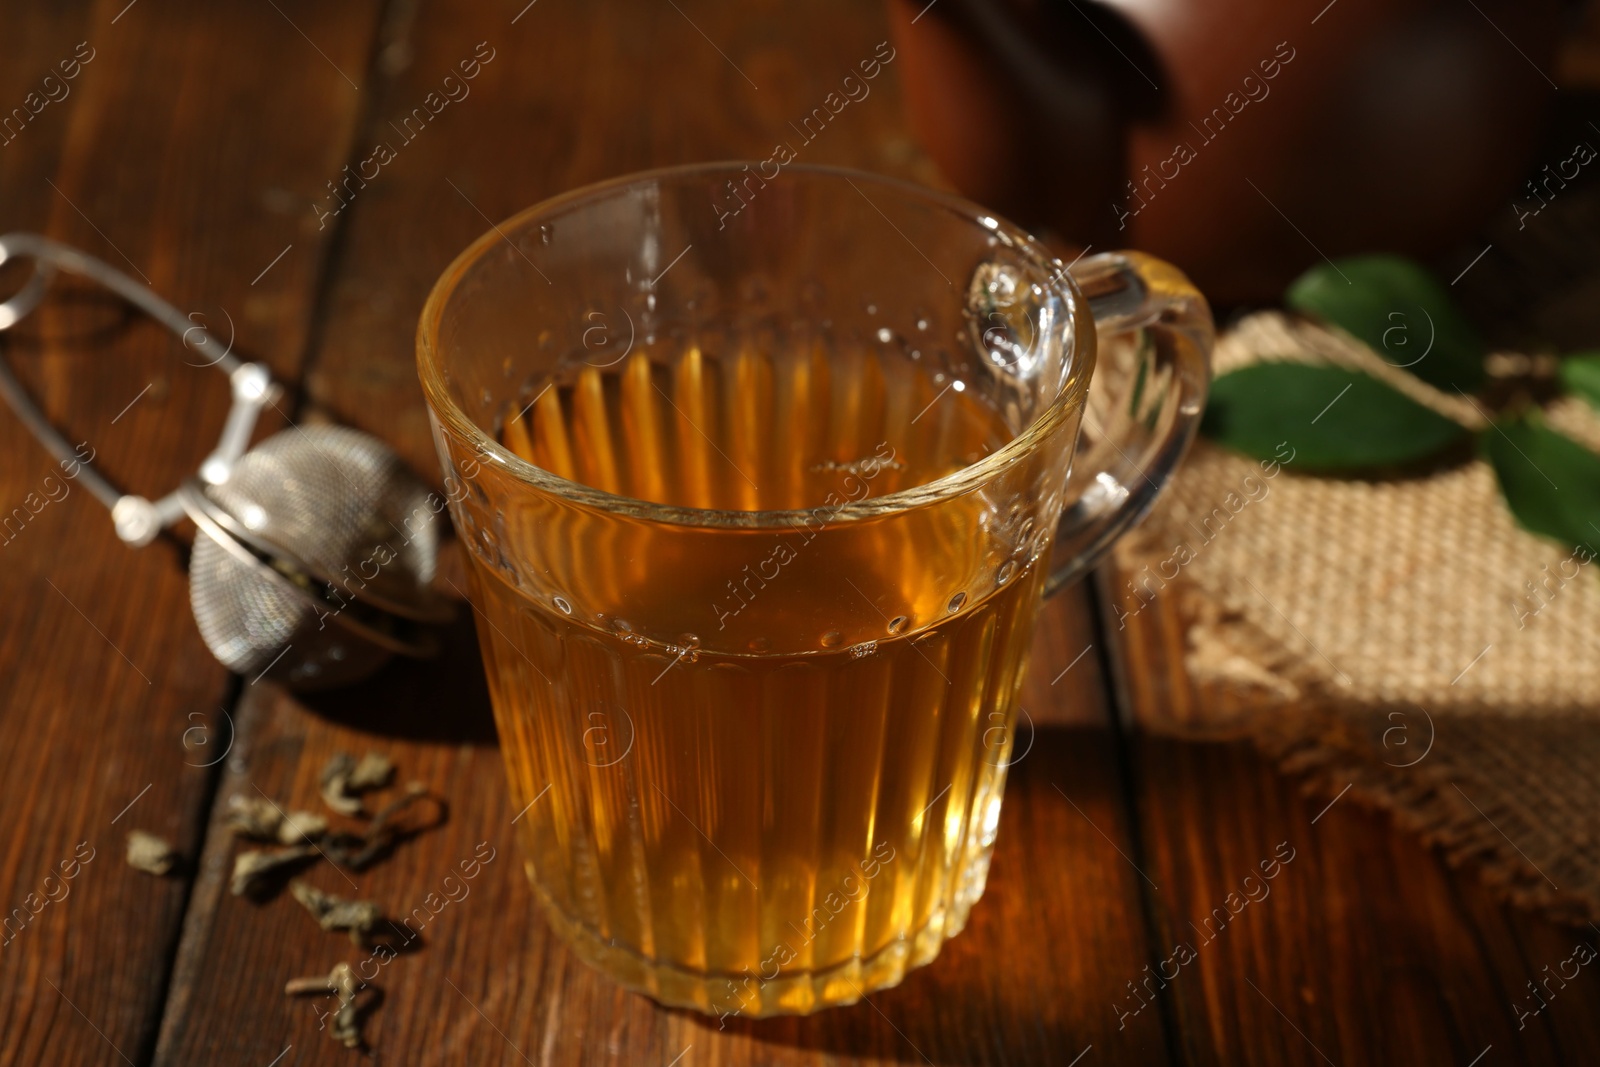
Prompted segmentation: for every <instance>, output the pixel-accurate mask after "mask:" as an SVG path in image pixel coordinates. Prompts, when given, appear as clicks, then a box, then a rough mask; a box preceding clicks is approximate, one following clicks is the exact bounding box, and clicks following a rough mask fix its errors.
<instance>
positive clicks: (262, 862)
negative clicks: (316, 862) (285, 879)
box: [228, 845, 317, 900]
mask: <svg viewBox="0 0 1600 1067" xmlns="http://www.w3.org/2000/svg"><path fill="white" fill-rule="evenodd" d="M316 855H317V850H316V847H315V846H313V845H291V846H289V847H288V848H279V849H269V850H261V851H255V852H241V853H239V854H238V855H237V856H235V857H233V877H232V879H231V880H230V881H229V883H228V889H229V891H230V892H231V893H233V895H234V896H236V897H243V896H248V897H252V898H254V899H257V900H259V899H261V898H262V897H264V896H266V895H267V893H268V891H269V890H270V889H271V888H272V884H273V883H272V879H273V877H274V876H275V875H279V874H281V873H283V872H284V871H286V870H288V869H289V868H291V867H294V866H296V865H298V864H301V863H304V862H306V861H307V860H310V859H313V858H315V857H316Z"/></svg>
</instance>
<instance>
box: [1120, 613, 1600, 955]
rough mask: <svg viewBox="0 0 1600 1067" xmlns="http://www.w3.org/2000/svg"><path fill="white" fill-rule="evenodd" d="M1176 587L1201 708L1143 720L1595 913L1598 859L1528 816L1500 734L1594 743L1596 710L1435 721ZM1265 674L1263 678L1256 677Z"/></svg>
mask: <svg viewBox="0 0 1600 1067" xmlns="http://www.w3.org/2000/svg"><path fill="white" fill-rule="evenodd" d="M1173 592H1174V593H1176V594H1177V596H1176V605H1177V610H1178V612H1179V613H1180V615H1181V617H1182V618H1183V620H1184V622H1185V624H1186V633H1187V635H1186V641H1185V643H1186V649H1185V651H1186V656H1185V667H1186V668H1187V673H1188V675H1189V678H1190V680H1191V684H1192V685H1193V687H1194V689H1195V695H1196V698H1197V703H1198V705H1199V706H1200V707H1201V708H1203V709H1205V710H1204V712H1203V713H1201V714H1200V715H1198V716H1196V717H1191V718H1188V719H1186V720H1179V719H1176V718H1172V717H1156V718H1154V719H1153V720H1151V719H1147V720H1145V721H1143V723H1142V725H1144V726H1145V727H1146V728H1148V729H1151V730H1153V731H1154V732H1157V733H1160V734H1163V735H1167V736H1172V737H1176V738H1180V739H1183V740H1190V741H1224V740H1247V741H1250V742H1251V743H1253V744H1254V745H1255V746H1256V747H1257V748H1258V749H1259V750H1260V751H1262V752H1263V753H1264V754H1265V755H1267V756H1268V757H1269V758H1271V759H1272V760H1274V761H1275V762H1276V763H1277V764H1278V766H1279V767H1280V768H1281V769H1282V770H1283V771H1284V772H1285V773H1288V774H1291V775H1294V776H1296V777H1298V778H1301V779H1302V780H1304V781H1305V783H1306V784H1307V786H1308V787H1309V788H1310V789H1312V790H1313V791H1314V792H1316V793H1318V794H1319V795H1321V796H1322V797H1324V798H1326V799H1328V800H1333V799H1334V798H1336V797H1339V796H1340V795H1341V794H1344V796H1343V800H1345V801H1350V800H1355V801H1357V802H1358V803H1361V804H1363V805H1365V806H1367V807H1369V808H1372V809H1377V810H1382V811H1386V812H1389V813H1390V814H1391V816H1392V817H1393V818H1394V819H1395V821H1396V823H1397V824H1398V825H1399V826H1401V827H1402V828H1404V829H1405V830H1407V831H1409V832H1412V833H1416V834H1417V835H1418V836H1419V837H1421V839H1422V840H1423V841H1424V843H1426V844H1428V845H1433V846H1437V847H1439V848H1440V849H1441V851H1442V853H1443V855H1444V857H1445V859H1446V860H1447V861H1448V862H1449V863H1450V864H1451V865H1452V866H1454V867H1458V868H1466V869H1471V870H1474V871H1475V872H1476V873H1477V874H1478V875H1479V876H1480V877H1481V878H1482V880H1483V881H1484V882H1485V883H1486V884H1488V885H1489V886H1490V887H1492V888H1493V889H1494V890H1495V891H1496V892H1497V893H1499V894H1500V895H1501V896H1503V897H1504V898H1505V899H1507V900H1510V901H1511V902H1513V903H1514V904H1516V905H1518V906H1520V907H1524V908H1532V909H1537V910H1539V911H1542V912H1544V913H1545V914H1547V915H1549V916H1550V917H1552V918H1553V919H1556V920H1557V921H1560V922H1565V923H1570V924H1581V923H1584V922H1595V921H1600V904H1597V901H1596V899H1595V892H1594V887H1595V886H1597V885H1600V869H1596V868H1595V867H1594V866H1592V865H1590V864H1588V863H1585V862H1583V855H1584V853H1583V852H1582V851H1579V850H1570V849H1567V848H1564V847H1563V842H1562V841H1560V840H1559V839H1555V838H1552V837H1550V835H1548V834H1546V833H1544V832H1542V831H1541V830H1540V828H1539V826H1540V824H1541V823H1542V820H1534V819H1529V818H1528V817H1526V815H1525V805H1524V804H1523V803H1521V802H1520V800H1519V796H1520V794H1522V793H1523V792H1524V791H1525V790H1526V789H1527V788H1528V787H1529V786H1530V785H1532V784H1534V783H1532V781H1531V779H1530V776H1529V774H1528V773H1523V774H1518V773H1516V772H1515V770H1514V769H1515V768H1517V767H1519V766H1520V767H1522V768H1524V770H1526V767H1527V764H1526V762H1525V761H1523V760H1521V759H1518V758H1517V757H1515V756H1512V757H1510V758H1507V757H1505V756H1504V754H1503V749H1504V747H1505V743H1506V740H1507V736H1506V735H1507V734H1513V735H1522V736H1523V737H1524V738H1526V735H1527V734H1528V733H1529V732H1533V733H1543V734H1546V735H1547V737H1546V738H1545V742H1544V744H1543V745H1540V746H1539V747H1549V746H1560V747H1571V746H1572V745H1573V744H1574V743H1577V744H1578V745H1580V746H1581V747H1582V748H1583V749H1584V750H1586V751H1590V752H1593V751H1595V750H1597V749H1600V743H1597V742H1595V741H1594V740H1591V739H1590V738H1589V737H1588V736H1586V735H1589V734H1592V733H1593V731H1594V729H1595V726H1594V723H1593V722H1592V721H1588V720H1585V719H1583V718H1581V717H1578V716H1561V717H1559V718H1556V719H1547V720H1541V721H1539V722H1536V723H1529V722H1527V721H1517V722H1509V721H1505V720H1499V719H1495V718H1477V717H1474V718H1467V719H1455V718H1451V719H1447V720H1445V721H1443V722H1440V721H1439V718H1438V717H1436V716H1435V717H1432V718H1430V717H1429V716H1428V715H1427V714H1426V713H1421V712H1419V710H1418V709H1417V708H1416V707H1415V706H1410V707H1406V706H1399V707H1386V706H1381V705H1372V704H1364V703H1356V702H1351V701H1347V700H1341V699H1339V697H1338V695H1337V694H1334V693H1330V692H1327V691H1326V689H1325V688H1324V687H1323V686H1322V685H1321V683H1320V681H1319V680H1318V679H1317V678H1315V677H1314V676H1311V675H1309V674H1308V673H1307V672H1304V671H1302V670H1300V669H1298V667H1297V663H1298V660H1297V658H1296V657H1295V655H1294V654H1293V653H1292V652H1290V651H1288V650H1286V649H1283V648H1282V647H1281V646H1278V645H1277V644H1276V643H1275V642H1274V641H1273V640H1272V639H1271V638H1269V637H1267V636H1266V635H1264V634H1262V633H1261V632H1260V631H1259V630H1257V629H1256V628H1255V627H1254V626H1252V625H1251V624H1250V623H1249V622H1248V621H1247V620H1245V619H1242V618H1239V617H1237V616H1233V617H1229V618H1226V619H1224V618H1222V614H1223V613H1222V612H1220V611H1219V610H1218V609H1217V607H1216V605H1215V604H1213V603H1212V602H1210V601H1209V600H1207V599H1206V597H1205V596H1204V594H1203V593H1202V592H1200V591H1199V590H1197V589H1194V588H1192V587H1188V586H1183V587H1180V588H1178V589H1175V590H1173ZM1243 664H1247V665H1248V666H1245V667H1244V669H1243V670H1241V669H1240V667H1241V665H1243ZM1259 677H1265V678H1268V679H1270V681H1269V682H1268V683H1267V684H1265V685H1263V684H1261V683H1260V682H1259V681H1258V680H1257V678H1259ZM1289 701H1292V703H1293V706H1292V707H1288V706H1286V704H1287V703H1288V702H1289ZM1497 749H1500V750H1502V755H1501V756H1500V757H1499V758H1495V757H1494V753H1495V750H1497ZM1486 764H1487V765H1488V766H1489V767H1491V768H1492V769H1490V770H1489V771H1488V773H1486V772H1485V766H1486ZM1508 767H1509V768H1512V769H1513V770H1512V771H1511V773H1506V772H1507V768H1508ZM1347 787H1348V792H1346V788H1347ZM1515 842H1522V845H1521V846H1520V847H1519V845H1517V844H1516V843H1515ZM1563 886H1565V887H1566V888H1562V887H1563ZM1575 886H1579V887H1584V888H1574V887H1575Z"/></svg>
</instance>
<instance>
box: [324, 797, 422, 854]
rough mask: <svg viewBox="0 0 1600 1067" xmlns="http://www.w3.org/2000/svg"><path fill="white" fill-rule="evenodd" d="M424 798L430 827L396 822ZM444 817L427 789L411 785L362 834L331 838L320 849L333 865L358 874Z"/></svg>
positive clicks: (375, 816)
mask: <svg viewBox="0 0 1600 1067" xmlns="http://www.w3.org/2000/svg"><path fill="white" fill-rule="evenodd" d="M424 798H426V799H428V800H431V801H433V804H434V808H435V817H434V820H433V821H432V822H431V823H427V824H425V825H422V826H406V825H404V824H402V823H400V822H399V821H398V816H399V815H400V814H401V813H402V812H404V811H405V810H406V809H407V808H409V807H411V805H413V804H415V803H416V802H417V801H419V800H422V799H424ZM445 815H446V807H445V803H444V801H443V800H442V799H440V798H439V797H436V796H434V795H433V794H431V793H429V792H428V787H427V786H425V785H423V784H422V783H421V782H411V783H410V784H408V785H407V786H406V788H405V791H404V792H402V793H401V794H400V795H399V796H398V797H396V798H395V799H393V800H391V801H390V802H389V803H387V804H385V805H384V806H383V807H382V808H381V809H379V811H378V813H377V814H376V815H374V816H373V817H372V822H371V823H370V824H368V826H367V828H366V831H365V832H364V833H361V834H349V833H344V834H334V835H332V836H331V837H329V838H328V839H327V840H326V841H325V842H324V843H323V847H324V848H325V849H326V850H327V853H328V856H329V858H331V859H332V860H333V861H334V862H335V863H338V864H340V865H342V866H345V867H348V868H350V869H351V870H353V871H362V870H365V869H366V868H367V867H368V866H370V865H371V864H373V863H375V862H376V861H378V860H380V859H382V858H383V857H384V856H386V855H388V854H389V852H390V850H391V849H393V848H394V846H395V845H397V844H399V843H400V842H401V841H403V840H405V839H406V838H409V837H413V836H415V835H416V834H419V833H421V832H422V831H423V830H426V829H428V828H430V827H432V826H437V825H439V824H440V823H442V822H444V819H445Z"/></svg>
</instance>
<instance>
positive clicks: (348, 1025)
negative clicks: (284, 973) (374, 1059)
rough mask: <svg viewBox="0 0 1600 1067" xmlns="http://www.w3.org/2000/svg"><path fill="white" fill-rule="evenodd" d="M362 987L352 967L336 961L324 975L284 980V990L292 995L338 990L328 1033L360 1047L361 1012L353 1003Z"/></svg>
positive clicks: (320, 993)
mask: <svg viewBox="0 0 1600 1067" xmlns="http://www.w3.org/2000/svg"><path fill="white" fill-rule="evenodd" d="M361 988H362V986H361V983H360V982H358V981H357V980H356V972H355V970H354V969H353V968H352V967H351V966H350V965H349V964H348V963H336V964H334V967H333V970H331V971H329V972H328V973H327V974H325V975H312V976H311V977H309V978H291V979H290V980H289V981H288V982H286V983H284V987H283V991H284V993H286V994H288V995H289V996H291V997H297V996H305V995H307V994H313V995H325V994H328V993H334V994H337V995H338V997H339V1007H338V1009H337V1010H336V1011H335V1012H334V1015H333V1029H332V1030H331V1031H329V1033H330V1034H331V1036H332V1037H333V1039H334V1040H336V1041H338V1042H340V1043H341V1044H343V1045H344V1047H345V1048H360V1047H361V1046H362V1040H361V1015H362V1012H361V1010H360V1009H359V1008H358V1007H357V1006H356V993H357V992H359V991H360V989H361Z"/></svg>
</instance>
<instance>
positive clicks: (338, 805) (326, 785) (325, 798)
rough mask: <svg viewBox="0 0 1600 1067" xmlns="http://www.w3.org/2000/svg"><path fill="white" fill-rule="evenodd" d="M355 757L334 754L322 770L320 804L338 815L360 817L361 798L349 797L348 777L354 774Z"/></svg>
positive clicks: (342, 753) (346, 754)
mask: <svg viewBox="0 0 1600 1067" xmlns="http://www.w3.org/2000/svg"><path fill="white" fill-rule="evenodd" d="M355 769H356V761H355V757H353V756H351V755H350V753H348V752H336V753H334V755H333V758H332V759H330V760H328V765H327V766H326V767H324V768H323V769H322V802H323V803H324V804H326V805H328V807H329V808H332V809H333V810H334V811H336V812H338V813H339V814H340V815H360V814H361V798H360V797H354V796H351V795H350V775H351V774H353V773H354V772H355Z"/></svg>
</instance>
